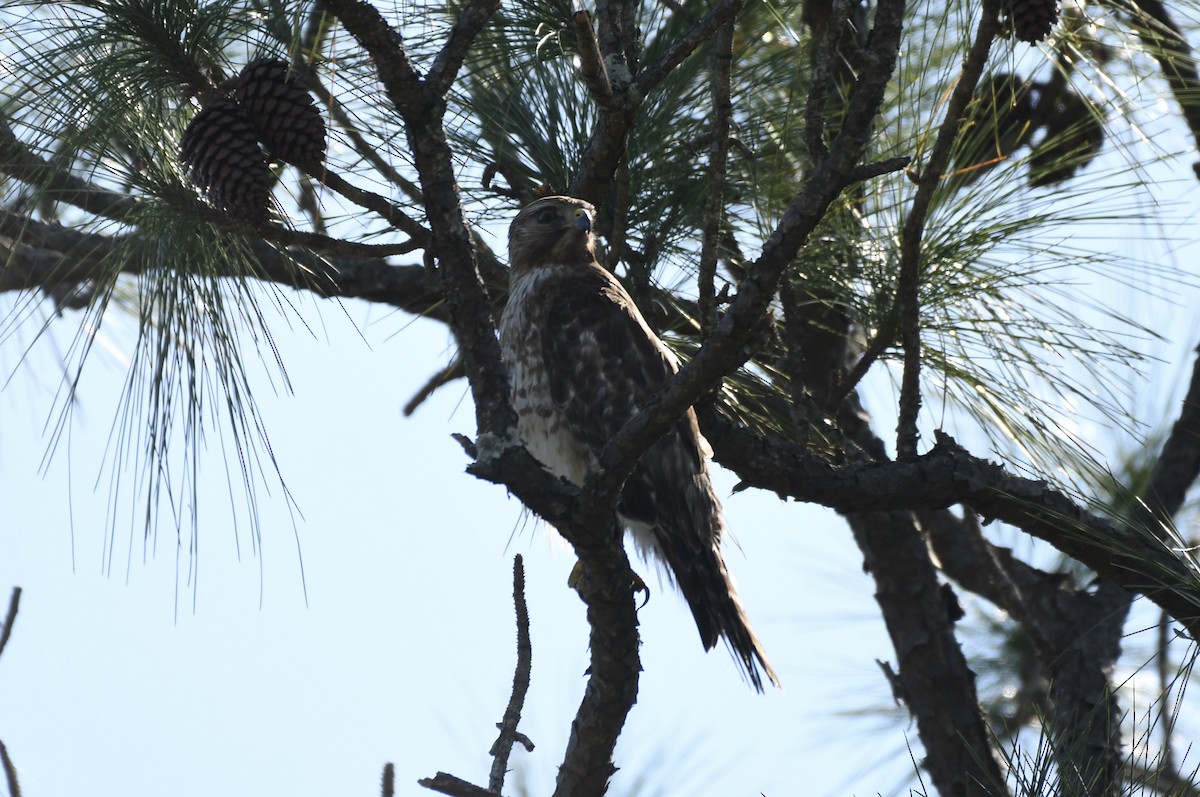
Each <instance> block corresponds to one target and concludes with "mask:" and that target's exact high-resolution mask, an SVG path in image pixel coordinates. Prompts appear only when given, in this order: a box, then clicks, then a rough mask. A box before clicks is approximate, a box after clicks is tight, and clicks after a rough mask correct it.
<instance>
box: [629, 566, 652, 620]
mask: <svg viewBox="0 0 1200 797" xmlns="http://www.w3.org/2000/svg"><path fill="white" fill-rule="evenodd" d="M629 572H630V573H632V574H633V594H634V595H636V594H638V593H639V592H642V593H645V595H646V598H645V599H644V600H643V601H642V605H641V606H639V607H637V610H638V611H639V612H640V611H641V610H642V609H645V608H646V604H647V603H649V602H650V587H649V585H647V584H646V582H645V581H644V580H642V577H641V576H639V575H638V574H637V573H634V572H633V571H632V570H631V571H629Z"/></svg>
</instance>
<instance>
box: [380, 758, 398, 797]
mask: <svg viewBox="0 0 1200 797" xmlns="http://www.w3.org/2000/svg"><path fill="white" fill-rule="evenodd" d="M379 794H380V796H381V797H395V794H396V765H395V764H393V763H392V762H391V761H389V762H387V763H386V764H384V765H383V782H382V783H381V784H380V785H379Z"/></svg>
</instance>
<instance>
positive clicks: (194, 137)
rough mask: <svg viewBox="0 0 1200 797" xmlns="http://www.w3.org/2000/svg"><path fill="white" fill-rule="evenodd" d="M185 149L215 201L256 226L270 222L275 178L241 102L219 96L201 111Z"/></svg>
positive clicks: (191, 168) (194, 174)
mask: <svg viewBox="0 0 1200 797" xmlns="http://www.w3.org/2000/svg"><path fill="white" fill-rule="evenodd" d="M179 150H180V154H179V158H180V161H181V162H182V163H183V165H184V166H186V167H187V169H188V175H189V176H190V177H191V179H192V182H193V183H195V184H196V186H197V187H198V188H199V189H200V190H201V191H202V192H203V193H204V195H205V196H206V197H208V201H209V202H211V203H212V204H213V205H215V206H216V207H218V208H220V209H222V210H225V211H228V212H230V213H233V214H235V215H237V216H240V217H242V218H244V219H246V220H248V221H250V222H251V223H253V224H261V223H263V222H265V221H266V220H267V203H268V202H269V201H270V197H271V185H272V182H273V177H272V175H271V170H270V168H269V167H268V166H267V159H266V157H265V156H264V155H263V152H262V149H261V148H260V147H259V145H258V138H257V136H256V135H255V132H254V128H253V127H252V126H251V124H250V121H249V120H248V119H247V118H246V114H245V113H244V112H243V111H242V109H241V108H240V107H238V106H237V105H236V104H235V103H233V102H231V101H229V100H217V101H215V102H213V103H211V104H210V105H209V106H208V107H206V108H204V109H203V110H202V111H200V113H198V114H196V115H195V116H194V117H193V118H192V121H191V122H190V123H188V126H187V129H186V130H184V131H183V139H182V140H181V141H180V142H179Z"/></svg>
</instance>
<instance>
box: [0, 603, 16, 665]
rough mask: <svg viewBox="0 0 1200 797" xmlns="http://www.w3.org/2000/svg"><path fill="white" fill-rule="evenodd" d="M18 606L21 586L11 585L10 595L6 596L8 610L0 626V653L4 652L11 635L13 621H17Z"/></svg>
mask: <svg viewBox="0 0 1200 797" xmlns="http://www.w3.org/2000/svg"><path fill="white" fill-rule="evenodd" d="M20 607H21V588H20V587H13V591H12V595H10V596H9V598H8V612H7V613H6V614H5V616H4V625H3V627H0V654H3V653H4V648H5V646H7V645H8V640H9V638H11V637H12V630H13V623H15V622H16V621H17V610H18V609H19V608H20Z"/></svg>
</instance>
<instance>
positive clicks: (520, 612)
mask: <svg viewBox="0 0 1200 797" xmlns="http://www.w3.org/2000/svg"><path fill="white" fill-rule="evenodd" d="M513 605H514V606H515V607H516V610H517V668H516V671H515V672H514V673H513V690H512V696H511V697H509V699H508V708H506V709H505V710H504V719H503V720H502V721H501V722H500V723H498V727H499V728H500V736H499V738H497V739H496V742H495V744H493V745H492V750H491V754H492V756H493V757H494V758H493V761H492V771H491V774H490V775H489V777H488V789H489V790H490V791H492V792H493V793H495V794H499V793H500V792H501V791H503V789H504V776H505V775H506V774H507V773H508V757H509V756H510V755H511V754H512V748H513V744H515V743H516V742H518V741H521V742H522V743H523V744H524V745H525V749H526V750H532V749H533V744H532V743H531V742H530V741H529V740H528V739H527V738H526V737H525V735H524V734H522V733H519V732H518V731H517V725H518V723H520V721H521V709H522V708H523V707H524V705H525V695H526V694H527V693H528V692H529V674H530V669H531V668H532V666H533V648H532V646H531V645H530V643H529V607H527V606H526V605H525V565H524V562H523V560H522V559H521V555H520V554H517V555H516V556H514V557H513Z"/></svg>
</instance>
